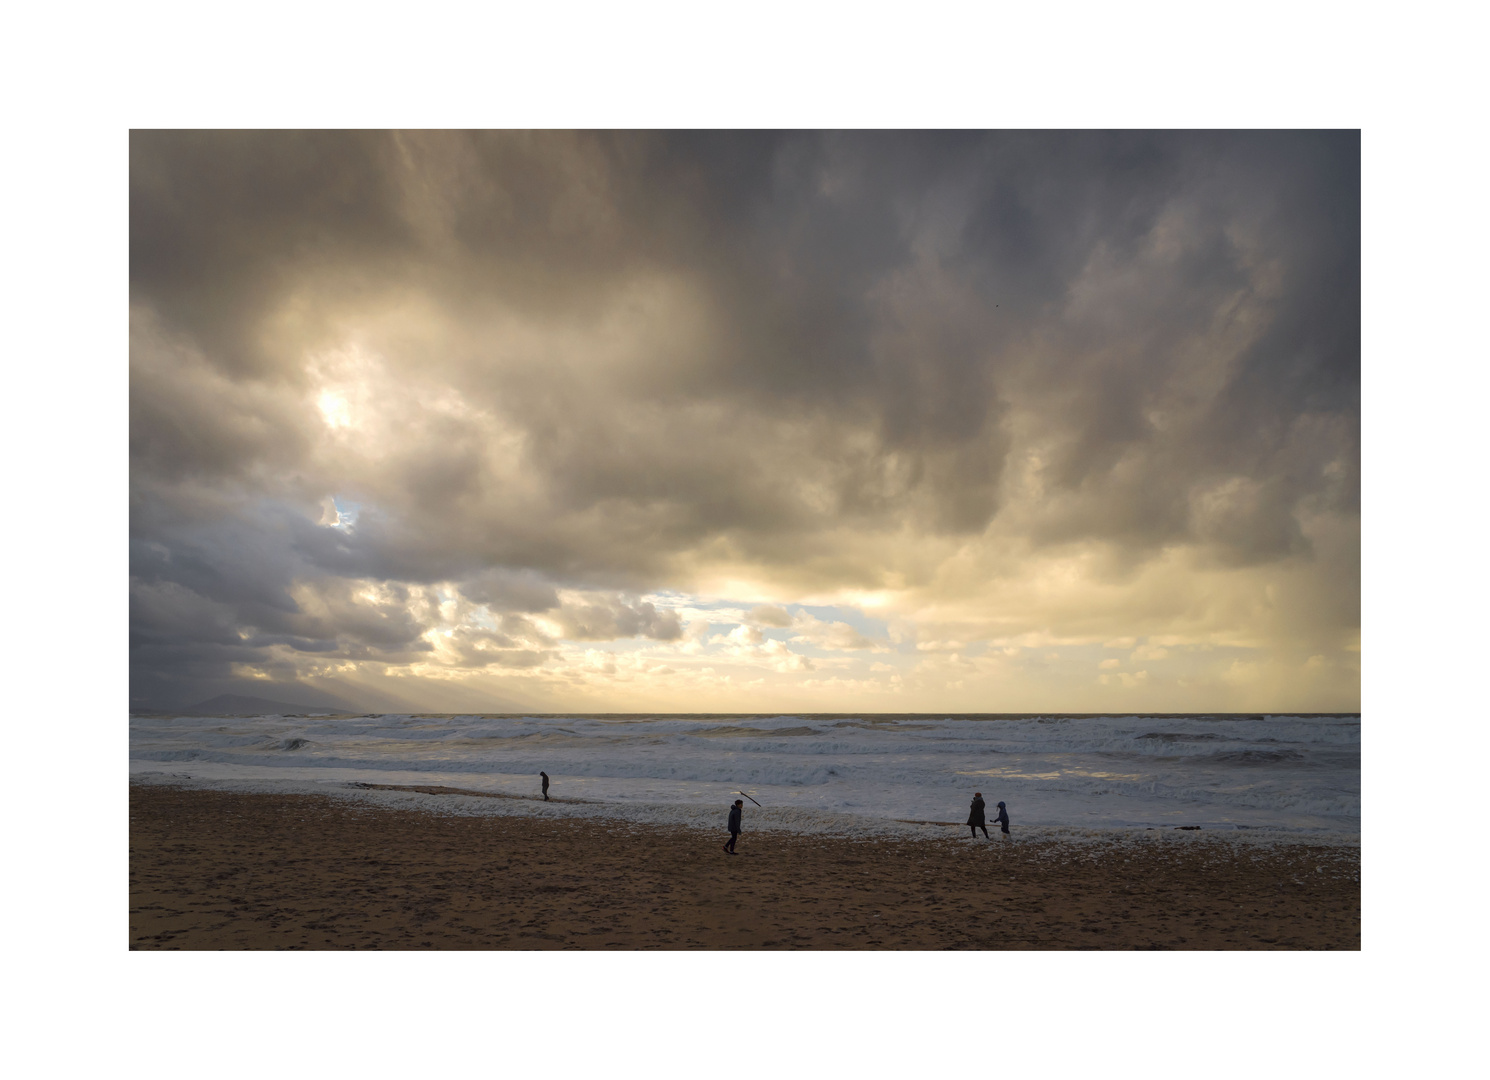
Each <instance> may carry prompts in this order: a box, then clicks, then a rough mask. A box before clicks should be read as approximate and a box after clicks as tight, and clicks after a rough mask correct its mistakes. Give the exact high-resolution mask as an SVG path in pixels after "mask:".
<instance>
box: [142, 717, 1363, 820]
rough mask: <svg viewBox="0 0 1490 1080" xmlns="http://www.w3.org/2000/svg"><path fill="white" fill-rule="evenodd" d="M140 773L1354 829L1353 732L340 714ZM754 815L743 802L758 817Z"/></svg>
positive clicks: (160, 758)
mask: <svg viewBox="0 0 1490 1080" xmlns="http://www.w3.org/2000/svg"><path fill="white" fill-rule="evenodd" d="M130 758H131V761H130V771H131V773H132V774H140V775H143V774H150V773H169V774H172V775H175V776H177V777H183V778H186V777H189V778H191V779H193V780H195V781H200V782H207V783H213V782H236V783H241V782H259V781H262V782H273V781H295V782H297V786H298V785H299V784H307V783H309V784H313V785H317V786H319V785H323V784H324V785H331V786H335V785H343V784H345V783H348V782H363V783H380V784H439V785H446V786H451V787H460V788H467V789H471V790H477V791H489V792H498V793H504V794H514V795H537V794H538V785H539V780H538V772H539V770H544V771H546V772H547V773H548V774H549V776H550V777H552V778H553V787H552V789H551V794H553V795H555V796H560V797H564V798H566V799H584V800H596V801H600V802H604V803H611V804H623V805H624V804H648V805H656V806H676V807H677V808H678V809H679V810H683V809H685V808H687V809H694V808H697V809H703V808H706V807H722V806H726V805H728V803H729V802H731V801H732V800H733V799H734V798H736V797H737V796H736V795H735V793H736V792H737V791H743V792H746V793H748V794H749V795H751V796H753V797H754V798H755V799H756V800H758V801H759V802H761V803H763V804H764V805H765V806H767V807H772V808H779V809H782V810H791V811H797V812H812V811H817V812H821V813H823V814H828V815H832V816H833V817H835V818H836V817H838V816H839V815H844V814H848V815H858V816H862V817H865V818H872V819H881V820H885V819H914V820H926V821H962V820H964V819H965V818H966V816H967V805H968V802H969V801H970V799H971V797H972V793H973V792H974V791H975V790H976V791H981V792H982V793H983V795H984V798H985V799H986V800H987V802H988V806H989V816H990V817H991V816H992V814H993V813H994V812H995V811H994V806H995V804H996V803H997V802H998V801H999V800H1003V801H1004V802H1006V803H1007V804H1008V807H1009V814H1010V817H1011V818H1012V819H1013V822H1014V824H1015V825H1016V826H1019V825H1037V826H1076V827H1088V828H1111V827H1121V826H1155V827H1170V828H1172V827H1175V826H1179V825H1199V826H1201V827H1203V828H1207V829H1216V828H1253V829H1269V830H1279V829H1281V830H1287V831H1302V832H1316V833H1317V832H1326V833H1357V832H1359V830H1360V790H1361V778H1360V717H1359V716H1281V715H1280V716H1256V715H1247V716H1224V715H1223V716H1160V717H1145V716H1066V717H1034V716H1028V717H1026V716H1015V717H991V716H990V717H972V716H954V717H940V716H870V715H862V714H861V715H831V716H818V715H794V716H776V717H761V716H728V717H702V716H563V717H557V716H555V717H532V716H528V717H523V716H454V717H449V716H438V717H437V716H404V715H396V716H395V715H385V716H341V717H292V716H291V717H284V716H258V717H237V718H222V717H170V718H167V717H158V716H136V717H132V718H131V720H130ZM747 805H749V804H747Z"/></svg>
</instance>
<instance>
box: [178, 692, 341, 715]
mask: <svg viewBox="0 0 1490 1080" xmlns="http://www.w3.org/2000/svg"><path fill="white" fill-rule="evenodd" d="M172 711H173V712H175V713H177V714H178V715H181V716H245V715H247V716H256V715H259V714H263V713H282V714H283V713H345V712H360V711H361V710H360V709H352V708H348V707H345V706H338V705H296V704H294V703H292V702H289V701H271V700H270V699H269V698H261V697H249V696H247V695H246V694H218V695H217V697H215V698H211V699H209V700H207V701H200V702H198V703H197V704H195V705H188V706H187V707H186V708H184V709H173V710H172Z"/></svg>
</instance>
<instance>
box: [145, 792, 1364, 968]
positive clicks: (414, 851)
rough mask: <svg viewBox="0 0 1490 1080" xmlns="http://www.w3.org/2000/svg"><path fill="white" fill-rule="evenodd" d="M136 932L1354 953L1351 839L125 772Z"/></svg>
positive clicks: (404, 944)
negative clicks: (488, 796) (1069, 829)
mask: <svg viewBox="0 0 1490 1080" xmlns="http://www.w3.org/2000/svg"><path fill="white" fill-rule="evenodd" d="M129 821H130V824H129V846H130V853H129V899H130V909H129V942H130V947H131V948H132V949H1359V948H1360V942H1361V897H1360V856H1359V848H1357V847H1351V846H1341V845H1323V844H1314V843H1307V842H1300V843H1287V844H1267V845H1260V844H1250V845H1249V844H1238V843H1233V842H1229V841H1228V840H1227V839H1225V838H1222V837H1215V838H1209V837H1201V836H1198V835H1196V834H1193V833H1191V834H1185V835H1171V834H1167V833H1163V832H1157V833H1156V832H1149V833H1147V834H1143V833H1139V834H1137V835H1136V836H1129V837H1127V838H1121V837H1116V836H1115V837H1114V838H1113V839H1111V840H1109V841H1106V842H1085V843H1074V842H1058V841H1044V842H1031V843H1021V842H1018V841H1017V839H1016V842H1015V843H1013V844H1009V845H1004V844H1003V842H1002V841H1000V840H999V839H997V837H998V833H997V831H996V830H995V831H994V837H995V839H994V840H993V841H991V842H990V841H984V840H983V839H982V837H981V835H980V836H979V838H978V840H977V841H973V840H970V839H968V838H967V836H966V834H965V831H964V830H960V829H958V830H954V829H947V830H945V835H944V836H940V835H939V836H937V837H936V838H934V839H928V840H914V841H912V840H859V841H854V840H844V839H837V838H829V837H823V836H801V835H793V834H786V833H779V832H778V833H771V832H757V833H751V832H750V831H748V824H749V823H748V820H747V831H746V832H745V833H744V834H743V835H742V836H741V838H740V846H739V850H740V852H741V854H740V855H739V856H736V857H733V858H731V857H730V856H729V855H726V854H725V853H724V852H723V851H722V850H720V849H721V845H722V843H723V841H724V839H725V834H724V832H723V831H722V830H720V831H719V832H713V833H710V832H702V831H699V830H694V829H685V828H668V827H657V826H638V825H629V824H626V825H607V824H606V823H603V822H598V821H589V820H584V819H578V820H576V819H569V820H552V819H543V818H530V817H503V816H474V817H473V816H453V815H444V814H438V813H428V812H419V811H410V810H393V809H387V808H384V807H379V806H371V805H364V804H359V803H357V802H353V801H348V800H346V799H342V798H330V797H327V796H323V795H269V794H246V793H238V792H223V791H201V790H191V789H186V788H176V787H167V786H149V785H131V788H130V819H129Z"/></svg>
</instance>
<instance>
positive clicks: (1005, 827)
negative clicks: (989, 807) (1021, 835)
mask: <svg viewBox="0 0 1490 1080" xmlns="http://www.w3.org/2000/svg"><path fill="white" fill-rule="evenodd" d="M993 820H994V821H996V822H998V825H999V829H1001V830H1002V831H1003V834H1004V838H1005V839H1008V837H1009V811H1007V810H1005V809H1004V804H1003V803H999V812H998V817H996V818H994V819H993ZM983 831H984V833H987V832H988V830H987V829H984V830H983Z"/></svg>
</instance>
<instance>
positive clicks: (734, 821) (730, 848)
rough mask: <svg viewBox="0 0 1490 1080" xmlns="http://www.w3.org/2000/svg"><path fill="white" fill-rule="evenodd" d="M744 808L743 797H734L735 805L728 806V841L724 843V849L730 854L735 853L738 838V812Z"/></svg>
mask: <svg viewBox="0 0 1490 1080" xmlns="http://www.w3.org/2000/svg"><path fill="white" fill-rule="evenodd" d="M744 809H745V800H744V799H736V800H735V805H734V806H731V807H730V808H729V841H728V842H727V843H726V844H725V845H724V850H725V851H727V852H729V853H730V854H731V855H734V854H735V841H736V840H738V839H740V814H741V813H742V812H743V811H744Z"/></svg>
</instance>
